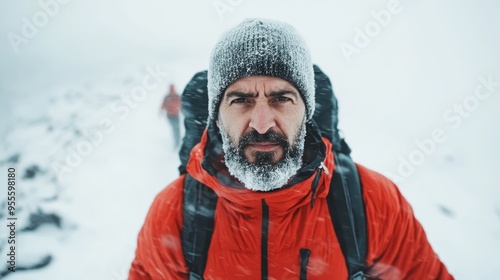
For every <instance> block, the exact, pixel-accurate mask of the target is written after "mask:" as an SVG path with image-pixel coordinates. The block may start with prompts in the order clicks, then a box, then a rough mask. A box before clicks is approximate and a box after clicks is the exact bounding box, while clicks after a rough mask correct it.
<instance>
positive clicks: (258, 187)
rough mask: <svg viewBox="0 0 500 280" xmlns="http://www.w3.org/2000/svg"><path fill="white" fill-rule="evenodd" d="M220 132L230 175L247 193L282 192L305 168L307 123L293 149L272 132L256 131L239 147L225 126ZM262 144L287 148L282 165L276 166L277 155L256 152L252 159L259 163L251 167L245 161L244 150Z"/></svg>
mask: <svg viewBox="0 0 500 280" xmlns="http://www.w3.org/2000/svg"><path fill="white" fill-rule="evenodd" d="M220 132H221V136H222V149H223V150H224V160H225V161H226V166H227V168H228V170H229V173H230V174H231V175H233V176H235V177H236V178H238V180H240V182H242V183H243V184H244V185H245V187H246V188H247V189H250V190H252V191H271V190H275V189H279V188H281V187H283V186H284V185H285V184H286V183H287V182H288V180H289V179H290V178H291V177H292V176H294V175H295V174H296V173H297V170H299V168H300V167H301V165H302V155H303V153H304V140H305V135H306V125H305V121H304V122H303V123H302V127H301V129H300V131H299V132H298V133H297V135H296V136H295V140H294V142H293V143H292V145H289V144H288V141H287V139H286V138H285V137H284V136H282V135H280V134H278V133H276V132H273V131H268V132H267V133H266V134H258V133H257V131H253V132H250V133H248V134H246V135H244V136H243V137H241V139H240V141H239V145H238V146H237V145H236V143H235V141H234V140H233V139H231V137H230V136H229V134H228V133H227V131H226V130H225V129H224V127H223V125H221V126H220ZM258 141H260V142H262V141H265V142H275V143H279V145H280V146H281V147H282V148H283V151H284V157H283V158H282V159H281V160H279V161H278V162H273V152H254V153H253V154H252V155H253V156H254V157H255V159H256V161H255V163H250V162H249V161H248V160H247V158H246V157H245V154H244V148H245V146H246V145H247V144H248V143H251V142H258Z"/></svg>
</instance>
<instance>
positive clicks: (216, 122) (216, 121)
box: [215, 118, 220, 128]
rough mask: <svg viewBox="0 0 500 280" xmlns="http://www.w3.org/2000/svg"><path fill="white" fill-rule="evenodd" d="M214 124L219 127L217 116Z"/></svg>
mask: <svg viewBox="0 0 500 280" xmlns="http://www.w3.org/2000/svg"><path fill="white" fill-rule="evenodd" d="M215 124H216V125H217V128H220V125H219V118H217V120H215Z"/></svg>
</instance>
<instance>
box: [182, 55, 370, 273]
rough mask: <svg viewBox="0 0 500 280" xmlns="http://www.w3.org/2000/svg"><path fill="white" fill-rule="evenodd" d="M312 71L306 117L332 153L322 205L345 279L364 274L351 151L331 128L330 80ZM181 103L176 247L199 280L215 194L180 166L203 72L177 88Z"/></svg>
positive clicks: (199, 123)
mask: <svg viewBox="0 0 500 280" xmlns="http://www.w3.org/2000/svg"><path fill="white" fill-rule="evenodd" d="M314 76H315V90H316V108H315V113H314V116H313V118H312V120H313V122H315V123H316V125H317V126H318V127H319V130H320V132H321V136H323V137H326V138H327V139H328V140H330V141H331V143H332V148H333V152H334V154H335V156H334V158H335V165H336V169H335V172H334V174H333V176H332V180H331V183H330V184H331V186H330V192H329V193H328V196H327V202H328V208H329V211H330V216H331V218H332V222H333V226H334V229H335V233H336V235H337V238H338V241H339V243H340V247H341V249H342V253H343V255H344V258H345V260H346V265H347V269H348V272H349V279H351V280H361V279H365V276H364V275H365V274H364V273H365V269H366V267H365V259H366V253H367V233H366V220H365V209H364V202H363V197H362V189H361V181H360V179H359V177H358V172H357V169H356V166H355V164H354V162H353V161H352V159H351V157H350V152H351V150H350V148H349V146H348V145H347V143H346V142H345V141H344V139H343V138H341V137H340V134H339V131H338V129H337V124H338V104H337V99H336V98H335V95H334V94H333V89H332V85H331V82H330V79H329V78H328V77H327V76H326V75H325V74H324V73H323V72H322V71H321V69H320V68H319V67H318V66H316V65H314ZM181 104H182V113H183V115H184V126H185V131H186V133H185V136H184V138H183V141H182V146H181V149H180V151H179V156H180V159H181V165H180V166H179V172H180V173H181V174H186V177H185V180H184V198H183V205H184V206H183V218H184V225H183V228H182V249H183V252H184V258H185V261H186V265H187V267H188V268H189V279H190V280H194V279H203V273H204V271H205V266H206V261H207V256H208V250H209V246H210V241H211V238H212V233H213V229H214V226H215V223H214V215H215V207H216V205H217V199H218V197H217V195H216V194H215V192H214V191H213V190H212V189H210V188H208V187H206V186H204V185H203V184H201V183H200V182H198V181H196V180H195V179H194V178H192V177H191V176H190V175H189V174H187V171H186V166H187V162H188V160H189V153H190V152H191V149H192V148H193V147H194V146H195V145H196V144H197V143H198V142H199V141H200V139H201V136H202V133H203V131H204V129H205V128H206V126H207V119H208V94H207V71H202V72H198V73H196V74H195V75H194V77H193V78H192V79H191V81H190V82H189V83H188V85H187V86H186V88H185V89H184V92H183V93H182V97H181ZM193 206H194V207H193ZM304 269H305V268H304ZM303 272H304V274H303ZM303 277H304V278H303ZM300 279H305V271H302V270H301V278H300Z"/></svg>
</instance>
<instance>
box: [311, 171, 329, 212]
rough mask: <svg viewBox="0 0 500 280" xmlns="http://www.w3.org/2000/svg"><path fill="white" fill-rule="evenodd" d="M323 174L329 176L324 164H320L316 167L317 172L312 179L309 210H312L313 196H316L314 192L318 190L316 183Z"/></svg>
mask: <svg viewBox="0 0 500 280" xmlns="http://www.w3.org/2000/svg"><path fill="white" fill-rule="evenodd" d="M322 172H325V174H326V175H328V174H330V172H329V171H328V167H326V165H325V163H324V162H321V163H320V164H319V166H318V172H317V173H316V176H315V177H314V180H313V183H312V186H311V189H312V194H311V208H314V196H315V195H316V190H317V189H318V183H319V179H320V178H321V173H322Z"/></svg>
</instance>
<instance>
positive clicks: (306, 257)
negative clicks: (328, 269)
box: [300, 248, 311, 280]
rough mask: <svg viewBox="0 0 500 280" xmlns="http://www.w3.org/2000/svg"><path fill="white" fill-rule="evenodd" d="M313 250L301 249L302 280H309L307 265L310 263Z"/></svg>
mask: <svg viewBox="0 0 500 280" xmlns="http://www.w3.org/2000/svg"><path fill="white" fill-rule="evenodd" d="M310 255H311V250H309V249H304V248H302V249H300V280H307V264H308V263H309V256H310Z"/></svg>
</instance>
